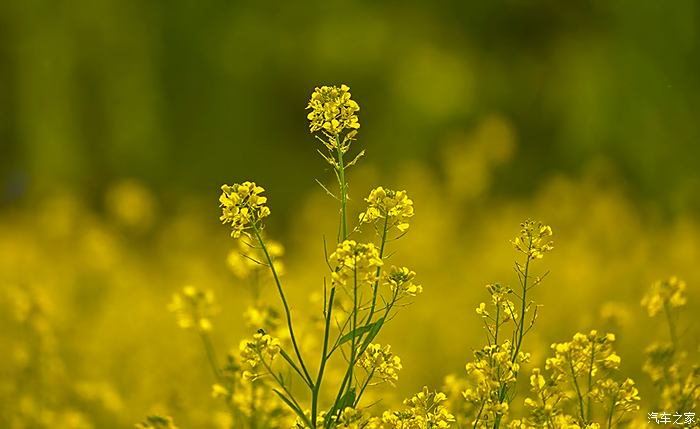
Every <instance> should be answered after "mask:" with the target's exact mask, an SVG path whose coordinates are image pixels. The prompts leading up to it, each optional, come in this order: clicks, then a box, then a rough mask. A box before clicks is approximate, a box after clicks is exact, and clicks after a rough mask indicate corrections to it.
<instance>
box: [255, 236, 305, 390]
mask: <svg viewBox="0 0 700 429" xmlns="http://www.w3.org/2000/svg"><path fill="white" fill-rule="evenodd" d="M253 231H254V232H255V236H256V237H257V239H258V242H259V243H260V247H262V250H263V253H264V254H265V258H266V259H267V263H268V265H269V266H270V271H272V277H274V279H275V284H276V285H277V291H278V292H279V295H280V298H281V299H282V306H283V307H284V314H285V316H286V319H287V328H288V329H289V337H290V339H291V340H292V346H293V347H294V353H296V356H297V359H298V360H299V365H301V369H302V370H303V371H304V376H305V377H306V382H307V384H308V385H309V386H310V387H311V388H312V389H313V380H312V379H311V375H310V374H309V371H308V370H307V369H306V365H305V364H304V359H303V358H302V357H301V352H300V350H299V345H298V344H297V340H296V336H295V335H294V328H293V327H292V313H291V312H290V311H289V305H288V304H287V298H286V297H285V296H284V290H283V289H282V284H281V283H280V280H279V276H278V275H277V270H276V269H275V264H273V262H272V257H270V253H269V252H268V251H267V246H266V245H265V241H264V240H263V239H262V236H261V235H260V231H259V230H258V226H257V225H256V224H255V223H253Z"/></svg>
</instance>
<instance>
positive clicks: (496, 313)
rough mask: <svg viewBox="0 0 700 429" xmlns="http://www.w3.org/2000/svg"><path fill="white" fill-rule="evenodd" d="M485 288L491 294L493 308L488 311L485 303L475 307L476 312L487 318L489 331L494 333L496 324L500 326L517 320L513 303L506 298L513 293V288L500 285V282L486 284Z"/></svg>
mask: <svg viewBox="0 0 700 429" xmlns="http://www.w3.org/2000/svg"><path fill="white" fill-rule="evenodd" d="M486 290H488V291H489V293H490V294H491V305H492V307H493V310H492V311H491V312H489V310H488V309H487V308H486V303H484V302H482V303H479V306H478V307H477V308H476V314H478V315H479V316H481V317H483V318H484V319H486V320H487V327H488V329H489V332H491V333H492V335H493V334H495V331H496V326H499V327H500V326H501V325H502V324H503V323H506V322H508V321H510V320H517V318H518V314H517V313H516V309H515V304H514V303H513V301H511V300H510V299H508V297H509V296H512V295H513V289H511V288H509V287H506V286H502V285H501V284H500V283H493V284H488V285H486Z"/></svg>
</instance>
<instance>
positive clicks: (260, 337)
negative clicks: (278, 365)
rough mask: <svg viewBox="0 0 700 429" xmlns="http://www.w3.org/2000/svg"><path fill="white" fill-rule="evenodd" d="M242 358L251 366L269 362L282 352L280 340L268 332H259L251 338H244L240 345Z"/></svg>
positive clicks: (254, 366)
mask: <svg viewBox="0 0 700 429" xmlns="http://www.w3.org/2000/svg"><path fill="white" fill-rule="evenodd" d="M239 349H240V351H241V359H242V360H243V362H245V363H246V364H248V365H249V366H250V367H251V368H256V367H257V366H258V365H260V364H261V363H262V364H269V363H270V362H272V360H273V359H274V358H275V357H276V356H277V355H278V354H279V352H280V342H279V340H278V339H276V338H272V337H271V336H270V335H268V334H264V333H262V332H257V333H255V334H254V335H253V338H252V339H251V340H243V341H241V344H240V346H239Z"/></svg>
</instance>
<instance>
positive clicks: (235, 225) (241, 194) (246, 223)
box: [219, 182, 270, 238]
mask: <svg viewBox="0 0 700 429" xmlns="http://www.w3.org/2000/svg"><path fill="white" fill-rule="evenodd" d="M221 191H222V192H221V196H220V197H219V202H220V203H221V207H222V214H221V217H220V218H219V219H220V220H221V221H222V222H223V223H224V224H227V223H230V224H231V228H232V231H231V236H232V237H234V238H238V237H240V236H241V234H242V233H243V232H245V230H247V229H249V228H252V227H253V226H254V225H256V224H257V223H258V222H259V221H260V220H261V219H263V218H264V217H266V216H268V215H269V214H270V209H269V208H268V207H267V206H266V205H265V203H267V197H263V196H262V195H260V194H262V193H263V192H264V191H265V189H263V188H262V187H261V186H258V185H256V184H255V182H243V183H241V184H238V183H234V184H233V185H230V186H229V185H223V186H222V187H221Z"/></svg>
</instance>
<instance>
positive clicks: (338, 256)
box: [330, 240, 384, 286]
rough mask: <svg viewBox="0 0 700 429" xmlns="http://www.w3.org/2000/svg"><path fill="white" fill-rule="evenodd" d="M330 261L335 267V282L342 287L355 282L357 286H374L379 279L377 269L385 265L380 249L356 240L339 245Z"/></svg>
mask: <svg viewBox="0 0 700 429" xmlns="http://www.w3.org/2000/svg"><path fill="white" fill-rule="evenodd" d="M330 260H331V262H333V263H334V265H335V270H334V271H333V274H332V277H333V282H334V283H335V284H339V285H342V286H348V283H351V284H352V282H353V281H355V282H356V283H357V285H362V284H365V285H372V284H373V283H374V282H376V281H377V279H378V277H377V268H378V267H381V266H382V265H384V262H383V261H382V259H381V257H380V256H379V249H377V247H376V246H375V245H374V244H373V243H358V242H356V241H355V240H345V241H343V242H342V243H340V244H338V247H337V248H336V250H335V252H333V253H332V254H331V255H330Z"/></svg>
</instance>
